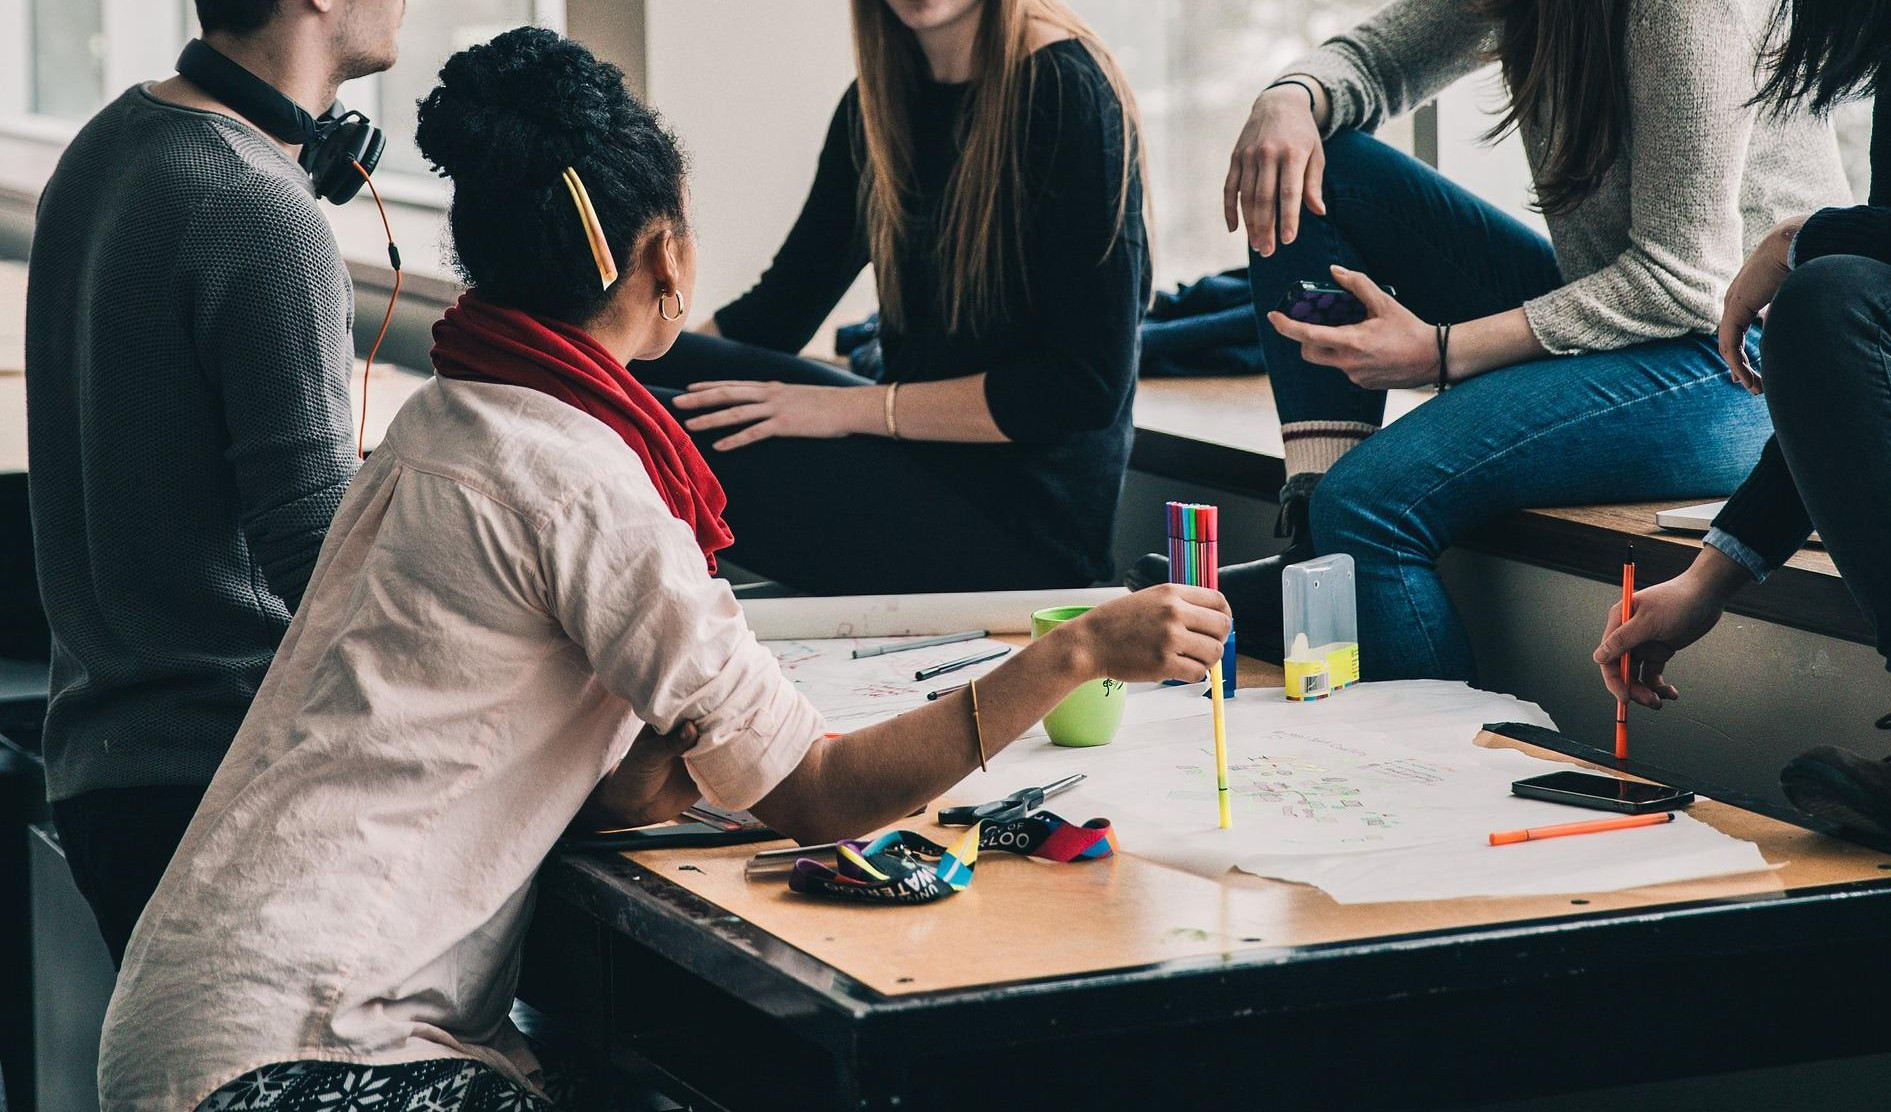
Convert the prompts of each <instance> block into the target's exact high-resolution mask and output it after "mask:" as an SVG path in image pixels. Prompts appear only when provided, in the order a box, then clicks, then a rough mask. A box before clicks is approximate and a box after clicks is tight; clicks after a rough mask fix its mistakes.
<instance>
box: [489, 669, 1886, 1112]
mask: <svg viewBox="0 0 1891 1112" xmlns="http://www.w3.org/2000/svg"><path fill="white" fill-rule="evenodd" d="M1242 677H1243V680H1244V686H1246V685H1248V684H1252V683H1266V682H1269V681H1270V680H1271V681H1272V682H1276V683H1277V682H1278V678H1277V677H1278V672H1275V671H1273V670H1271V669H1268V667H1267V666H1265V665H1261V664H1258V663H1254V662H1248V661H1244V662H1243V671H1242ZM1514 732H1517V733H1521V732H1522V731H1514ZM1480 742H1481V743H1484V744H1496V745H1513V746H1516V747H1519V748H1524V749H1526V750H1528V751H1531V752H1533V753H1536V754H1538V755H1542V756H1549V757H1552V758H1556V759H1573V758H1572V757H1571V756H1570V755H1568V754H1559V753H1557V752H1554V751H1551V750H1549V749H1541V748H1537V747H1535V746H1531V745H1528V744H1523V743H1519V742H1517V741H1515V740H1511V739H1505V738H1500V737H1498V736H1496V735H1491V734H1487V735H1485V736H1484V737H1482V738H1480ZM1556 745H1557V747H1558V748H1559V749H1570V748H1571V746H1570V745H1569V743H1566V742H1558V743H1556ZM1572 752H1575V753H1586V755H1590V756H1594V757H1596V758H1598V759H1606V755H1604V754H1600V753H1594V752H1593V751H1583V750H1580V749H1579V748H1577V749H1572ZM1629 771H1635V770H1634V769H1630V770H1629ZM1730 798H1732V797H1731V796H1730V795H1728V794H1726V793H1723V794H1722V795H1720V796H1718V797H1717V799H1719V800H1721V801H1716V802H1706V801H1704V802H1702V803H1700V804H1697V805H1696V806H1695V807H1694V808H1693V810H1692V812H1691V813H1692V814H1694V815H1695V816H1696V817H1698V818H1701V819H1703V820H1705V821H1708V822H1710V823H1712V824H1713V825H1715V826H1717V827H1720V828H1721V829H1723V830H1725V831H1726V832H1728V833H1731V834H1734V835H1736V836H1739V837H1743V838H1749V839H1751V840H1753V841H1754V842H1755V843H1756V844H1757V845H1758V846H1759V847H1760V849H1761V851H1762V852H1763V853H1764V855H1765V857H1766V858H1767V860H1768V862H1769V863H1772V864H1774V865H1776V866H1778V868H1777V870H1776V873H1775V874H1773V875H1770V876H1769V875H1764V874H1762V875H1759V876H1750V877H1736V878H1729V879H1724V880H1717V881H1701V882H1693V883H1689V884H1679V885H1666V886H1661V887H1657V888H1649V889H1644V890H1638V891H1629V892H1614V893H1590V894H1572V895H1563V896H1545V897H1532V898H1526V899H1478V900H1449V901H1438V902H1433V903H1405V904H1385V905H1364V906H1360V905H1354V906H1342V905H1339V904H1335V903H1334V902H1333V901H1332V900H1331V899H1329V898H1328V897H1326V896H1325V895H1324V894H1323V893H1321V892H1319V891H1318V890H1316V889H1312V888H1307V887H1302V886H1299V885H1292V884H1284V883H1280V882H1275V881H1269V880H1264V879H1260V878H1256V877H1248V876H1243V875H1239V874H1230V875H1228V876H1227V877H1225V878H1224V879H1222V880H1219V881H1215V880H1208V879H1204V878H1201V877H1197V876H1193V875H1188V874H1184V873H1180V872H1175V871H1172V870H1169V869H1166V868H1163V867H1161V866H1158V865H1154V864H1152V863H1150V862H1147V861H1143V860H1141V859H1139V858H1136V857H1134V856H1132V855H1128V854H1125V855H1120V856H1118V857H1116V858H1114V859H1112V860H1110V861H1106V862H1093V863H1089V864H1085V865H1080V866H1069V865H1048V864H1046V863H1044V862H1039V861H1032V860H1023V859H1014V858H1006V857H1003V855H997V856H996V857H990V856H988V857H985V858H981V862H980V865H979V871H978V879H977V882H976V883H975V884H974V885H973V886H972V887H971V888H970V889H968V890H967V891H965V892H964V893H961V894H959V895H957V896H954V897H951V898H950V899H947V900H945V901H942V902H940V903H937V904H932V905H927V906H925V907H922V908H894V907H855V906H851V905H845V906H843V905H831V904H822V903H817V902H813V901H808V900H804V899H802V898H800V897H796V896H794V895H792V894H791V893H788V892H787V891H786V890H785V886H783V885H781V884H779V883H774V884H750V883H748V882H746V881H744V880H743V878H742V863H743V862H744V861H745V860H746V859H747V857H748V856H749V855H750V854H751V853H753V852H754V851H755V849H757V848H766V847H755V846H741V847H731V848H726V849H710V850H671V851H663V852H654V853H643V854H639V855H638V856H637V857H636V858H634V859H632V858H629V857H626V856H610V855H595V856H575V855H574V856H568V857H562V858H554V859H553V860H552V861H551V862H550V863H548V865H547V866H546V868H545V870H544V871H543V873H542V874H541V880H542V891H541V895H540V899H539V903H538V909H537V912H536V918H535V921H534V924H533V927H532V931H531V935H530V938H529V940H528V945H527V958H526V964H525V973H524V978H523V982H522V984H521V987H520V996H521V998H522V999H524V1000H526V1001H527V1002H528V1003H530V1004H532V1005H533V1006H534V1007H536V1008H538V1009H540V1010H541V1011H543V1012H546V1013H548V1014H550V1015H552V1016H554V1017H556V1018H558V1019H561V1020H563V1021H565V1022H566V1023H567V1024H569V1025H571V1026H574V1027H576V1028H577V1029H579V1030H582V1031H585V1032H588V1034H589V1037H590V1038H591V1039H592V1040H593V1041H594V1042H595V1043H596V1044H597V1045H598V1046H599V1047H600V1048H602V1049H607V1050H608V1051H609V1052H610V1053H612V1054H614V1055H615V1056H617V1057H618V1058H619V1060H622V1061H634V1062H636V1063H637V1064H638V1065H640V1066H643V1067H647V1068H654V1069H655V1070H656V1071H657V1072H658V1074H659V1075H660V1076H662V1077H664V1078H666V1079H667V1084H668V1085H669V1086H670V1087H671V1088H672V1090H673V1093H672V1095H674V1096H677V1097H678V1098H679V1099H688V1100H690V1101H692V1102H694V1106H695V1107H698V1108H701V1107H724V1108H731V1109H747V1108H782V1107H795V1108H833V1109H840V1108H854V1109H866V1108H899V1109H926V1108H940V1109H965V1108H977V1107H990V1106H992V1104H993V1102H997V1101H1006V1102H1029V1103H1033V1104H1049V1105H1052V1106H1056V1107H1089V1108H1112V1109H1113V1108H1155V1107H1163V1108H1191V1107H1227V1108H1248V1107H1257V1106H1259V1105H1261V1104H1263V1103H1265V1104H1268V1105H1270V1106H1271V1105H1278V1106H1280V1107H1292V1108H1346V1109H1351V1108H1362V1107H1375V1108H1377V1107H1401V1106H1404V1107H1426V1106H1440V1105H1450V1104H1456V1103H1464V1102H1470V1101H1475V1100H1490V1099H1501V1098H1505V1097H1515V1096H1528V1095H1537V1094H1550V1093H1558V1092H1573V1091H1580V1090H1584V1089H1591V1088H1598V1087H1601V1086H1605V1085H1620V1084H1628V1083H1634V1082H1641V1081H1653V1080H1659V1079H1666V1078H1673V1077H1680V1076H1687V1075H1693V1074H1704V1073H1711V1072H1721V1071H1726V1070H1732V1069H1744V1068H1752V1067H1757V1066H1761V1065H1767V1064H1784V1063H1789V1062H1796V1061H1806V1060H1812V1059H1818V1058H1826V1057H1838V1056H1849V1055H1857V1054H1863V1053H1871V1052H1879V1051H1884V1050H1887V1049H1891V1032H1886V1031H1885V1030H1884V1026H1883V1025H1882V1024H1875V1023H1863V1024H1860V1023H1853V1022H1845V1021H1843V1020H1842V1019H1840V1018H1839V1017H1842V1016H1845V1015H1849V1014H1856V1011H1855V1010H1856V1009H1862V1008H1867V1007H1870V1008H1872V1009H1873V1011H1871V1012H1867V1013H1865V1014H1875V1010H1876V1009H1877V1008H1879V1007H1881V1006H1882V1001H1883V1000H1884V999H1885V998H1886V994H1887V993H1888V992H1891V962H1886V961H1884V960H1883V947H1884V940H1885V937H1886V934H1887V928H1886V923H1887V922H1891V918H1888V916H1891V853H1886V852H1881V851H1880V850H1875V849H1870V848H1867V847H1863V846H1857V845H1853V844H1850V843H1846V842H1841V841H1838V840H1836V839H1832V838H1829V837H1826V836H1824V835H1821V834H1817V833H1813V832H1811V831H1808V830H1804V829H1801V828H1798V827H1796V826H1791V825H1788V824H1786V823H1783V822H1779V821H1776V820H1775V819H1772V818H1768V817H1766V816H1764V815H1761V814H1757V813H1753V812H1749V811H1745V810H1742V809H1740V808H1739V807H1736V806H1734V805H1733V804H1732V803H1730V802H1725V800H1727V799H1730ZM950 802H963V801H958V800H944V801H941V803H942V804H944V803H950ZM1072 817H1076V816H1072ZM910 822H911V823H912V824H913V825H914V826H915V828H917V829H920V830H922V831H925V830H929V829H930V830H931V831H932V832H933V833H934V834H935V835H943V834H944V831H943V830H941V829H939V828H936V827H933V826H931V824H930V823H929V821H928V820H918V819H915V820H910ZM1885 848H1887V849H1891V847H1885ZM1815 999H1816V1001H1817V1008H1816V1013H1814V1014H1808V1012H1809V1009H1808V1007H1807V1005H1808V1003H1809V1002H1811V1001H1812V1000H1815Z"/></svg>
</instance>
